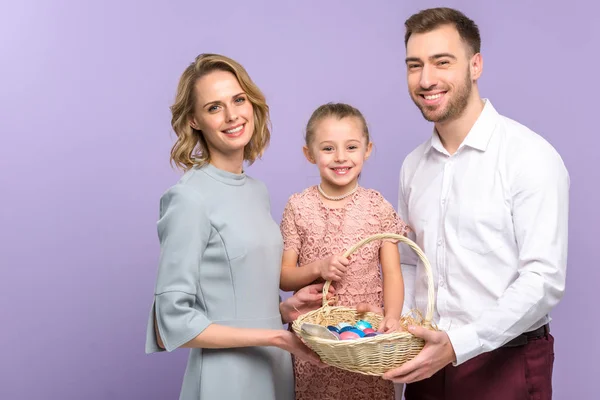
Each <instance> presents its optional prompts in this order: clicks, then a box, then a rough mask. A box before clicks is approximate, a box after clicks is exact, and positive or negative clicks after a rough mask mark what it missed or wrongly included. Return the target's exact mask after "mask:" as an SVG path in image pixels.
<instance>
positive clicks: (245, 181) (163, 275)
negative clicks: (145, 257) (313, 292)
mask: <svg viewBox="0 0 600 400" xmlns="http://www.w3.org/2000/svg"><path fill="white" fill-rule="evenodd" d="M158 235H159V238H160V245H161V255H160V263H159V269H158V278H157V282H156V290H155V295H154V304H153V306H152V311H151V314H150V318H149V320H148V327H147V333H146V353H153V352H157V351H161V350H162V349H160V348H159V347H158V346H157V343H156V335H155V332H154V319H153V315H154V311H155V310H156V315H157V323H158V329H159V332H160V335H161V338H162V340H163V343H164V345H165V348H166V350H167V351H173V350H175V349H176V348H178V347H179V346H181V345H183V344H184V343H186V342H188V341H190V340H191V339H193V338H194V337H196V336H197V335H198V334H200V333H201V332H202V331H203V330H204V329H206V328H207V327H208V326H209V325H210V324H211V323H215V324H219V325H226V326H232V327H240V328H261V329H283V327H282V323H281V315H280V313H279V275H280V269H281V256H282V252H283V241H282V238H281V233H280V230H279V227H278V225H277V224H276V223H275V221H274V220H273V218H272V217H271V213H270V204H269V197H268V193H267V190H266V188H265V186H264V184H263V183H262V182H259V181H257V180H255V179H252V178H250V177H248V176H246V175H245V174H232V173H229V172H226V171H222V170H219V169H217V168H215V167H214V166H212V165H205V166H202V167H197V168H193V169H191V170H190V171H188V172H186V173H185V175H184V176H183V177H182V178H181V180H180V181H179V182H178V183H177V184H176V185H175V186H173V187H171V188H170V189H169V190H168V191H167V192H166V193H165V194H164V195H163V196H162V198H161V201H160V219H159V221H158ZM179 398H180V399H181V400H198V399H201V400H213V399H214V400H217V399H219V400H220V399H227V400H236V399H245V400H246V399H260V400H293V399H294V375H293V370H292V362H291V356H290V354H289V353H287V352H285V351H283V350H281V349H279V348H276V347H246V348H234V349H192V350H191V351H190V356H189V359H188V364H187V368H186V372H185V376H184V378H183V385H182V388H181V394H180V397H179Z"/></svg>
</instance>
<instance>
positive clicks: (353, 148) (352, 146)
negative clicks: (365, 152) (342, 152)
mask: <svg viewBox="0 0 600 400" xmlns="http://www.w3.org/2000/svg"><path fill="white" fill-rule="evenodd" d="M348 149H349V150H356V149H358V146H356V145H351V146H348Z"/></svg>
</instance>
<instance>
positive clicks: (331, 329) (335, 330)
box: [327, 325, 340, 333]
mask: <svg viewBox="0 0 600 400" xmlns="http://www.w3.org/2000/svg"><path fill="white" fill-rule="evenodd" d="M327 329H329V330H330V331H331V332H334V333H340V330H339V329H338V327H337V326H333V325H329V326H328V327H327Z"/></svg>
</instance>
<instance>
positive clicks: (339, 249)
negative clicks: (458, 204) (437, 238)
mask: <svg viewBox="0 0 600 400" xmlns="http://www.w3.org/2000/svg"><path fill="white" fill-rule="evenodd" d="M406 231H407V226H406V225H405V224H404V223H403V222H402V221H401V220H400V218H399V217H398V215H397V214H396V212H395V211H394V208H393V207H392V205H391V204H390V203H389V202H387V201H386V200H385V199H384V198H383V196H382V195H381V194H380V193H379V192H377V191H375V190H371V189H364V188H362V187H360V188H359V189H358V190H357V191H356V192H355V193H354V194H353V195H352V198H351V199H350V200H349V201H348V202H347V203H346V204H345V205H344V206H343V207H340V208H330V207H328V206H327V205H325V204H324V203H323V201H322V200H321V197H320V195H319V192H318V190H317V187H316V186H312V187H309V188H308V189H306V190H304V191H303V192H302V193H297V194H294V195H292V196H291V197H290V199H289V201H288V203H287V205H286V207H285V210H284V213H283V219H282V221H281V232H282V234H283V239H284V249H285V250H290V249H292V250H294V251H296V253H297V254H298V265H299V266H300V268H301V266H302V265H306V264H310V263H312V262H314V261H317V260H320V259H323V258H326V257H329V256H330V255H332V254H339V253H343V252H344V251H346V250H347V249H349V248H350V247H351V246H352V245H353V244H355V243H356V242H358V241H359V240H361V239H364V238H365V237H367V236H370V235H373V234H376V233H383V232H392V233H398V234H401V235H403V234H406ZM382 242H383V241H374V242H371V243H369V244H368V245H366V246H363V247H362V248H360V249H359V250H357V251H356V252H355V253H354V254H353V255H352V256H351V257H350V267H349V269H348V272H347V273H346V275H345V276H344V278H343V279H342V280H341V281H340V282H334V283H333V285H334V287H335V289H336V296H337V298H338V302H337V304H338V305H344V306H355V305H356V304H358V303H361V302H366V303H371V304H379V305H383V284H382V277H381V270H380V266H379V249H380V247H381V245H382V244H383V243H382ZM294 373H295V376H296V399H297V400H304V399H306V400H321V399H323V400H325V399H327V400H329V399H332V400H333V399H344V400H359V399H365V400H383V399H393V398H394V386H393V384H392V383H391V382H389V381H384V380H383V379H381V378H379V377H373V376H366V375H362V374H356V373H351V372H347V371H344V370H341V369H337V368H333V367H329V368H318V367H315V366H313V365H312V364H310V363H307V362H303V361H300V360H297V359H294Z"/></svg>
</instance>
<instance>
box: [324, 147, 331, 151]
mask: <svg viewBox="0 0 600 400" xmlns="http://www.w3.org/2000/svg"><path fill="white" fill-rule="evenodd" d="M332 150H333V147H331V146H327V147H323V151H332Z"/></svg>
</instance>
